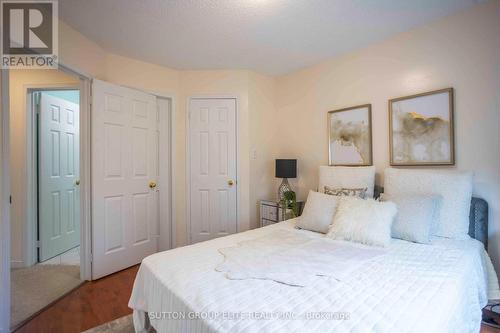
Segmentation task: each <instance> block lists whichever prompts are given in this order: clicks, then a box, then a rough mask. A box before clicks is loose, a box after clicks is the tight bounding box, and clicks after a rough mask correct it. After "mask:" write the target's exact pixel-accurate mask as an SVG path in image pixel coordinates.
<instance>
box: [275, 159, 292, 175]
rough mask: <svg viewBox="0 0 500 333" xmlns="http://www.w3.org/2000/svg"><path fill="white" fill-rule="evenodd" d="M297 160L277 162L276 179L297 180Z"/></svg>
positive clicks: (280, 160)
mask: <svg viewBox="0 0 500 333" xmlns="http://www.w3.org/2000/svg"><path fill="white" fill-rule="evenodd" d="M296 177H297V160H284V159H279V160H276V178H296Z"/></svg>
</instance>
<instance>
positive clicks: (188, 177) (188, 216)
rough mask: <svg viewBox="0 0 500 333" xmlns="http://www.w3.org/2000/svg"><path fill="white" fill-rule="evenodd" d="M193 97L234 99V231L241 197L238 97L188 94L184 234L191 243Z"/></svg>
mask: <svg viewBox="0 0 500 333" xmlns="http://www.w3.org/2000/svg"><path fill="white" fill-rule="evenodd" d="M193 99H234V101H235V108H236V110H235V112H236V124H235V126H236V233H238V232H239V231H240V230H241V227H240V221H241V216H240V209H239V208H240V207H241V204H240V198H241V186H240V184H241V181H240V164H241V163H240V146H239V145H240V111H239V109H240V104H239V101H240V98H239V96H236V95H224V94H222V95H212V94H206V95H205V94H200V95H193V96H189V97H188V98H187V101H186V116H185V117H186V236H187V243H188V244H192V239H191V171H190V167H191V155H190V144H191V142H190V141H191V140H190V134H191V120H190V114H191V100H193Z"/></svg>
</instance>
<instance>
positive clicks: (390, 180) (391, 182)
mask: <svg viewBox="0 0 500 333" xmlns="http://www.w3.org/2000/svg"><path fill="white" fill-rule="evenodd" d="M384 178H385V179H384V192H385V194H386V195H389V196H397V195H401V194H426V195H440V196H441V197H442V202H441V205H440V208H439V221H438V222H437V224H436V226H435V228H434V230H433V231H432V234H433V235H436V236H441V237H448V238H454V239H468V238H469V235H468V232H469V213H470V202H471V197H472V173H471V172H457V171H441V170H408V169H394V168H387V169H386V170H385V177H384Z"/></svg>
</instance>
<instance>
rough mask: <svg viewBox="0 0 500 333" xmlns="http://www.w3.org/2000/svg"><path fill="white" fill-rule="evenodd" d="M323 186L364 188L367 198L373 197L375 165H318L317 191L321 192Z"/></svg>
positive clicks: (323, 188)
mask: <svg viewBox="0 0 500 333" xmlns="http://www.w3.org/2000/svg"><path fill="white" fill-rule="evenodd" d="M325 186H329V187H333V188H364V187H366V188H367V189H368V190H367V191H366V197H367V198H373V187H374V186H375V167H374V166H368V167H340V166H320V167H319V191H321V192H323V191H324V190H325Z"/></svg>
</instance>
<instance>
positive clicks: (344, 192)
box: [325, 186, 368, 199]
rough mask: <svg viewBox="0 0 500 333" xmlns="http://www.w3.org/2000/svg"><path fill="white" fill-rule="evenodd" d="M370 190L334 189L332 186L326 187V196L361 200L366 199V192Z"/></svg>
mask: <svg viewBox="0 0 500 333" xmlns="http://www.w3.org/2000/svg"><path fill="white" fill-rule="evenodd" d="M367 190H368V189H367V188H366V187H364V188H345V187H342V188H332V187H330V186H325V194H328V195H336V196H338V197H358V198H361V199H364V198H366V191H367Z"/></svg>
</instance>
